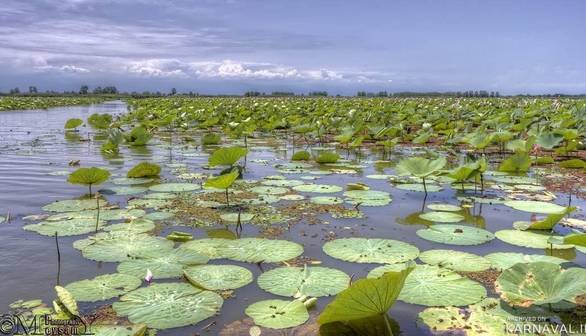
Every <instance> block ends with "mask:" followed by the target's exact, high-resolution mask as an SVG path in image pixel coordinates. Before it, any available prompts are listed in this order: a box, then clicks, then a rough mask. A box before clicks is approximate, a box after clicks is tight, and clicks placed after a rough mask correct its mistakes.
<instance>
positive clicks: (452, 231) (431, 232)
mask: <svg viewBox="0 0 586 336" xmlns="http://www.w3.org/2000/svg"><path fill="white" fill-rule="evenodd" d="M416 234H417V235H418V236H419V237H421V238H423V239H426V240H429V241H432V242H436V243H442V244H449V245H480V244H484V243H486V242H489V241H491V240H493V239H494V235H493V234H492V233H490V232H488V231H486V230H483V229H479V228H475V227H471V226H464V225H454V224H438V225H431V226H430V227H428V228H427V229H421V230H417V232H416Z"/></svg>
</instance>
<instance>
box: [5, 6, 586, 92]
mask: <svg viewBox="0 0 586 336" xmlns="http://www.w3.org/2000/svg"><path fill="white" fill-rule="evenodd" d="M585 42H586V1H583V0H557V1H555V0H550V1H545V0H507V1H500V0H492V1H479V0H405V1H390V0H387V1H375V0H371V1H366V0H362V1H349V0H348V1H340V0H338V1H333V0H332V1H329V0H328V1H325V0H288V1H285V0H266V1H258V0H201V1H186V0H184V1H172V0H58V1H55V0H26V1H22V0H2V4H1V5H0V69H1V70H0V90H2V91H6V90H8V89H9V88H12V87H15V86H19V87H20V88H21V89H23V88H27V87H28V86H29V85H36V86H37V87H38V88H39V89H40V90H47V89H56V90H64V89H66V90H73V89H78V88H79V86H80V85H81V84H88V85H90V87H93V86H96V85H102V86H104V85H116V86H117V87H118V88H120V89H123V90H127V91H133V90H136V91H142V90H161V91H168V90H170V89H171V88H172V87H176V88H177V89H178V90H179V91H190V90H192V91H194V92H201V93H242V92H244V91H246V90H260V91H268V92H270V91H275V90H287V91H296V92H307V91H310V90H328V91H329V92H331V93H342V94H353V93H355V92H356V91H357V90H367V91H378V90H387V91H391V92H393V91H405V90H413V91H431V90H437V91H459V90H468V89H472V90H488V91H493V90H494V91H500V92H501V93H506V94H514V93H553V92H564V93H586V57H585V56H586V43H585Z"/></svg>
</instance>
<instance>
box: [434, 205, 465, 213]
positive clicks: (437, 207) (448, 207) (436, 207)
mask: <svg viewBox="0 0 586 336" xmlns="http://www.w3.org/2000/svg"><path fill="white" fill-rule="evenodd" d="M427 208H428V209H430V210H433V211H454V212H456V211H461V210H462V208H461V207H459V206H457V205H453V204H446V203H432V204H428V205H427Z"/></svg>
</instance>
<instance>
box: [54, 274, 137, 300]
mask: <svg viewBox="0 0 586 336" xmlns="http://www.w3.org/2000/svg"><path fill="white" fill-rule="evenodd" d="M145 273H146V272H145ZM143 275H144V274H141V275H140V276H143ZM140 285H141V280H140V278H138V277H135V276H132V275H127V274H119V273H114V274H104V275H99V276H97V277H95V278H93V279H91V280H81V281H76V282H72V283H70V284H68V285H67V286H65V288H66V289H67V290H68V291H69V292H70V293H71V295H73V297H74V298H75V299H76V300H77V301H82V302H96V301H103V300H108V299H111V298H114V297H117V296H120V295H122V294H124V293H127V292H129V291H131V290H134V289H136V288H138V287H139V286H140Z"/></svg>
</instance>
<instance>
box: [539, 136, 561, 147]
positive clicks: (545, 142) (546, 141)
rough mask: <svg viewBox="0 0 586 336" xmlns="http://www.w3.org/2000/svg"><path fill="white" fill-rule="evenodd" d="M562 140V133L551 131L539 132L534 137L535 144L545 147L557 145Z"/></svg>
mask: <svg viewBox="0 0 586 336" xmlns="http://www.w3.org/2000/svg"><path fill="white" fill-rule="evenodd" d="M563 140H564V137H563V136H562V135H559V134H556V133H551V132H544V133H541V134H539V136H538V137H537V139H536V141H537V144H538V145H539V146H541V147H543V148H545V149H553V148H554V147H555V146H557V145H559V144H560V143H561V142H562V141H563Z"/></svg>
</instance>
